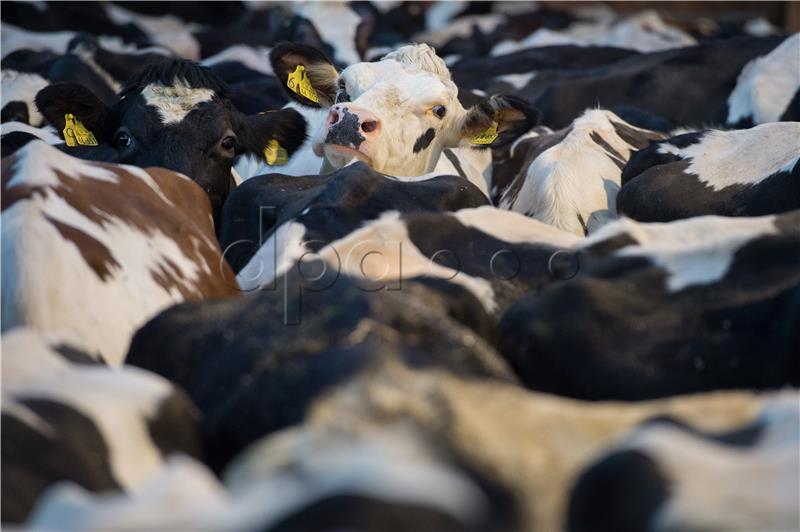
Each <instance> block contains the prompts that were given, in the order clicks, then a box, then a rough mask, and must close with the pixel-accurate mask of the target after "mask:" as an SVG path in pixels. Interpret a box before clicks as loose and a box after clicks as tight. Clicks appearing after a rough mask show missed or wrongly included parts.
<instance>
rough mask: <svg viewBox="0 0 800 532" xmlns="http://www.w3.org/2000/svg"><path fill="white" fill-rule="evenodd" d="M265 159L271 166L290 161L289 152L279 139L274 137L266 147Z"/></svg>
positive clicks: (281, 164)
mask: <svg viewBox="0 0 800 532" xmlns="http://www.w3.org/2000/svg"><path fill="white" fill-rule="evenodd" d="M264 159H266V161H267V164H268V165H270V166H283V165H284V164H286V163H288V162H289V154H288V153H286V150H285V149H283V146H281V145H280V143H278V141H277V140H275V139H272V140H271V141H269V142H268V143H267V147H266V148H264Z"/></svg>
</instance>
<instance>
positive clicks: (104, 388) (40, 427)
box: [2, 329, 202, 523]
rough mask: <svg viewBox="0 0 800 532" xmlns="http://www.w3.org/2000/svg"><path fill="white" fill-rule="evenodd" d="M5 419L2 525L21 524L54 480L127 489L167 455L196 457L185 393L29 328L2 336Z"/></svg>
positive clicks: (195, 433)
mask: <svg viewBox="0 0 800 532" xmlns="http://www.w3.org/2000/svg"><path fill="white" fill-rule="evenodd" d="M2 417H3V420H2V428H3V432H2V437H3V441H2V466H3V485H2V494H3V500H2V503H3V515H2V518H3V522H13V523H19V522H21V521H23V520H24V519H25V518H26V516H27V515H28V513H29V512H30V511H31V509H32V508H33V506H34V504H35V503H36V501H37V499H38V498H39V495H41V494H42V493H43V492H44V491H45V489H47V488H48V487H49V486H50V485H52V484H54V483H56V482H58V481H65V480H66V481H72V482H74V483H76V484H78V485H80V486H83V487H84V488H86V489H88V490H90V491H110V490H120V489H129V488H133V487H134V486H136V485H137V484H138V483H140V482H142V481H143V480H144V479H146V478H147V477H148V476H149V475H152V474H153V473H155V472H156V471H158V469H159V468H160V467H161V463H162V460H163V458H164V457H165V456H166V455H168V454H171V453H173V452H182V453H187V454H189V455H192V456H196V457H198V458H199V457H200V456H201V454H202V453H201V447H200V438H199V430H198V413H197V410H196V409H195V407H194V406H193V405H192V404H191V401H190V400H189V398H188V397H187V396H186V394H185V393H184V392H183V391H181V390H179V389H176V388H175V387H173V386H171V385H170V384H169V383H168V382H166V381H165V380H164V379H162V378H160V377H158V376H156V375H152V374H149V373H147V372H144V371H141V370H138V369H136V368H125V369H116V370H115V369H111V368H109V367H107V366H105V365H103V364H101V363H99V362H97V361H96V360H94V359H92V358H91V357H90V356H88V355H86V354H85V353H83V352H81V351H78V350H75V349H74V348H72V347H70V346H69V344H68V343H59V342H55V341H50V342H48V341H46V340H44V339H43V338H42V337H40V336H39V335H38V334H37V333H34V332H33V331H32V330H29V329H15V330H13V331H11V332H9V333H8V334H4V335H3V416H2Z"/></svg>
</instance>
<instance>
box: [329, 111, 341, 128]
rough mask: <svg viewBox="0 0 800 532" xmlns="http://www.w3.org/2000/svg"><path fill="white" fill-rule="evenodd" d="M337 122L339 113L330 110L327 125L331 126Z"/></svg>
mask: <svg viewBox="0 0 800 532" xmlns="http://www.w3.org/2000/svg"><path fill="white" fill-rule="evenodd" d="M338 121H339V113H337V112H336V111H334V110H331V114H330V115H328V125H330V126H332V125H334V124H335V123H336V122H338Z"/></svg>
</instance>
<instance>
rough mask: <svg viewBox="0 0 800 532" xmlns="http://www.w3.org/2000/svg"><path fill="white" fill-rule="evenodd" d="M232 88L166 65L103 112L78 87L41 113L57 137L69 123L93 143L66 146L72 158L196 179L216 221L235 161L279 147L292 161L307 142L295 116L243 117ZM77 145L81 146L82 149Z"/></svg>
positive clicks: (143, 75) (177, 63)
mask: <svg viewBox="0 0 800 532" xmlns="http://www.w3.org/2000/svg"><path fill="white" fill-rule="evenodd" d="M226 90H227V89H226V86H225V85H224V83H222V82H221V80H220V79H219V77H218V76H217V75H216V74H214V73H213V72H212V71H210V70H209V69H208V68H206V67H202V66H199V65H197V64H196V63H193V62H191V61H186V60H179V59H167V60H164V61H162V62H160V63H157V64H155V65H153V66H151V67H148V68H147V69H145V70H143V71H141V72H140V73H139V74H137V75H136V76H134V77H133V78H131V79H130V80H129V81H128V82H127V83H126V84H125V86H124V87H123V88H122V90H121V91H120V93H119V99H118V101H117V102H116V103H115V104H113V105H112V106H110V107H109V106H107V105H105V104H104V103H103V102H102V101H100V100H99V99H98V98H97V97H96V96H95V95H94V94H93V93H92V92H91V91H89V90H88V89H86V88H85V87H83V86H81V85H77V84H69V83H65V84H55V85H51V86H49V87H46V88H45V89H42V90H41V91H40V92H39V94H37V95H36V105H37V107H38V108H39V110H40V111H41V113H42V114H43V115H44V117H45V119H46V120H47V121H48V122H49V123H50V124H52V125H53V126H54V127H55V128H56V129H57V130H58V131H63V130H64V129H65V128H66V127H67V118H66V117H67V115H72V116H73V117H74V120H76V122H74V124H75V126H71V127H73V129H74V130H75V131H77V129H75V127H76V126H77V125H78V121H79V122H80V126H82V127H83V128H84V129H86V130H88V131H89V132H91V133H92V134H93V136H94V140H95V141H96V142H95V144H96V145H95V146H92V145H91V144H92V143H88V144H89V145H85V144H86V143H83V144H84V145H76V146H74V147H69V146H66V145H62V149H64V150H65V151H67V152H69V153H70V154H71V155H74V156H76V157H81V158H85V159H91V160H96V161H104V162H114V163H124V164H134V165H136V166H140V167H147V166H163V167H165V168H169V169H170V170H175V171H177V172H181V173H183V174H185V175H188V176H190V177H191V178H192V179H193V180H194V181H195V182H196V183H197V184H199V185H200V186H201V187H202V188H203V190H205V191H206V193H207V194H208V195H209V197H210V198H211V203H212V206H213V212H214V216H215V219H216V217H217V216H218V214H219V210H220V208H221V207H222V203H223V202H224V200H225V198H226V197H227V194H228V192H229V190H230V188H231V167H232V165H233V160H234V158H235V157H236V156H237V155H240V154H243V153H251V154H261V156H262V157H263V152H264V148H265V147H267V146H268V145H269V144H270V142H272V141H276V142H277V143H278V144H279V145H280V146H281V147H282V148H283V149H285V150H286V151H287V153H289V154H291V153H292V152H294V150H295V149H296V148H297V147H298V146H299V145H300V144H301V143H302V142H303V140H304V139H305V121H304V120H303V118H302V117H301V116H299V115H298V114H297V113H296V112H295V111H293V110H289V109H285V110H280V111H276V112H269V113H262V114H256V115H251V116H245V115H243V114H242V113H241V112H239V111H238V110H237V109H236V108H235V107H234V106H233V104H232V103H231V102H230V100H229V99H228V97H227V92H226ZM78 144H81V143H80V142H78Z"/></svg>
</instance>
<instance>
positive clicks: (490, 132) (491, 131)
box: [470, 120, 498, 144]
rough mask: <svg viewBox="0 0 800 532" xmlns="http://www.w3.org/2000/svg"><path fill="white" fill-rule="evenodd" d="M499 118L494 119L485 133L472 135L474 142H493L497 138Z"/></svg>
mask: <svg viewBox="0 0 800 532" xmlns="http://www.w3.org/2000/svg"><path fill="white" fill-rule="evenodd" d="M497 126H498V123H497V120H492V125H491V126H489V127H488V129H486V131H484V132H483V133H481V134H479V135H476V136H474V137H472V140H471V141H470V142H472V144H491V143H492V142H494V141H495V139H496V138H497Z"/></svg>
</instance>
